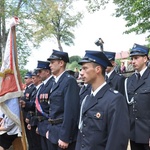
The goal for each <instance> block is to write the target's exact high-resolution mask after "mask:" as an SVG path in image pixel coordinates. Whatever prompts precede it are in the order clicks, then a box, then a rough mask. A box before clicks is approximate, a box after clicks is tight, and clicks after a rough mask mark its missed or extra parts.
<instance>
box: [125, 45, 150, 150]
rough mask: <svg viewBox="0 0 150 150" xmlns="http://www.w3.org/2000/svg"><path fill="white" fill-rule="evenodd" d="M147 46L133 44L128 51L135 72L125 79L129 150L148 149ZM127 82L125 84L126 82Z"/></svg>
mask: <svg viewBox="0 0 150 150" xmlns="http://www.w3.org/2000/svg"><path fill="white" fill-rule="evenodd" d="M148 53H149V48H148V47H145V46H142V45H139V44H134V46H133V48H132V49H131V51H130V57H131V60H132V65H133V67H134V69H135V73H134V74H133V75H132V76H130V77H129V78H128V79H126V82H125V85H126V87H127V88H125V91H126V99H127V102H128V106H129V115H130V145H131V150H150V86H149V85H150V69H149V68H147V66H146V65H147V61H148ZM126 83H127V84H126Z"/></svg>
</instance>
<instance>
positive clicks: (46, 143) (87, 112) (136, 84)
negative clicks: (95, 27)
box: [20, 44, 150, 150]
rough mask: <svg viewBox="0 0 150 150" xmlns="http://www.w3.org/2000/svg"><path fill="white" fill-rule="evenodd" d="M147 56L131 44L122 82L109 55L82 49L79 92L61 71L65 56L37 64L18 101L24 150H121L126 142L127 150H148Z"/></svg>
mask: <svg viewBox="0 0 150 150" xmlns="http://www.w3.org/2000/svg"><path fill="white" fill-rule="evenodd" d="M148 52H149V48H147V47H145V46H142V45H139V44H134V46H133V48H132V49H131V51H130V57H131V60H132V65H133V67H134V69H135V73H133V74H132V75H131V76H130V77H128V78H125V77H124V76H122V75H119V74H117V73H116V72H115V69H114V67H115V52H106V51H105V52H100V51H90V50H87V51H85V56H84V57H83V58H82V59H81V60H80V61H79V64H80V65H81V66H82V67H81V72H80V75H81V78H82V80H83V82H84V85H83V86H82V87H81V88H80V87H79V85H78V83H77V81H76V79H75V78H74V77H73V76H72V75H70V74H69V73H68V72H67V71H65V69H66V64H67V63H68V62H69V57H68V53H66V52H61V51H57V50H53V52H52V54H51V55H50V57H49V58H48V59H47V61H38V64H37V68H36V69H35V71H34V72H33V73H32V74H31V73H30V72H28V73H27V74H26V76H25V83H26V89H25V92H24V97H22V98H21V100H20V104H21V106H22V109H23V114H24V123H25V130H26V136H27V141H28V145H29V150H62V149H66V150H127V145H128V141H129V140H130V145H131V150H150V85H149V82H150V69H149V68H147V65H146V64H147V61H148ZM138 74H140V77H139V75H138Z"/></svg>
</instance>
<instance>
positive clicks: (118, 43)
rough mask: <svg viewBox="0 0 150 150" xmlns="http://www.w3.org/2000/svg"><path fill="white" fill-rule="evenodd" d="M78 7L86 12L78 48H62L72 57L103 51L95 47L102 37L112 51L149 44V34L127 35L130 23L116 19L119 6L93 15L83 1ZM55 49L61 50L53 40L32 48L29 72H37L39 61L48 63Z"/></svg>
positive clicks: (76, 36)
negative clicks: (115, 15) (34, 70)
mask: <svg viewBox="0 0 150 150" xmlns="http://www.w3.org/2000/svg"><path fill="white" fill-rule="evenodd" d="M75 8H76V9H77V10H78V11H82V12H84V18H83V20H82V23H81V24H80V25H78V27H77V28H76V29H75V32H74V35H75V40H74V43H75V45H74V46H69V47H68V46H65V45H62V46H63V50H64V51H65V52H68V54H69V57H70V56H74V55H78V56H81V57H83V56H84V54H85V50H100V47H99V46H96V45H95V41H96V40H97V39H98V38H102V39H103V41H104V45H103V46H104V51H112V52H121V51H128V50H129V49H130V48H132V46H133V45H134V43H137V44H141V45H144V44H147V42H146V41H145V39H146V38H145V37H146V36H147V35H146V34H142V35H136V34H135V33H130V34H123V32H124V31H125V30H126V29H127V28H126V27H125V23H126V22H125V21H124V20H123V19H122V18H115V17H114V16H112V13H114V9H115V5H113V4H109V5H108V6H107V7H106V9H105V10H101V11H98V12H95V13H93V14H89V13H88V12H87V11H86V8H85V4H84V2H83V1H78V2H77V3H76V5H75ZM53 49H56V50H58V46H57V43H56V42H54V41H52V40H51V41H50V40H49V41H48V40H46V41H44V42H42V43H41V46H40V48H39V49H32V54H31V56H30V57H29V59H28V61H29V62H28V63H27V65H26V67H25V68H26V69H28V70H33V69H35V68H36V66H37V61H38V60H42V61H46V60H47V58H48V57H49V56H50V55H51V53H52V50H53Z"/></svg>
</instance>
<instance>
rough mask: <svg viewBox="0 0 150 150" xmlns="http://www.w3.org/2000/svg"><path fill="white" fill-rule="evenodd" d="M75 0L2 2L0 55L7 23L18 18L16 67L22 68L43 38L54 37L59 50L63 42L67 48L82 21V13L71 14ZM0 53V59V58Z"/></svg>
mask: <svg viewBox="0 0 150 150" xmlns="http://www.w3.org/2000/svg"><path fill="white" fill-rule="evenodd" d="M74 1H75V0H61V1H58V0H57V1H54V0H32V1H28V0H1V3H0V52H3V51H4V48H5V44H6V39H7V38H6V37H7V34H8V26H7V25H9V23H8V20H10V19H11V18H12V17H13V16H17V17H18V18H19V19H20V24H19V25H18V26H17V27H16V34H17V49H18V56H19V66H20V68H21V69H23V68H24V66H25V65H26V63H27V62H28V57H29V56H30V54H31V49H32V48H37V47H38V46H39V45H40V43H41V42H42V41H44V40H45V39H52V38H55V41H56V42H57V43H58V46H59V49H60V50H63V48H62V43H64V44H66V45H68V46H70V45H71V44H73V43H74V42H73V40H74V38H75V37H74V34H73V31H74V28H75V27H76V26H77V25H78V23H79V22H80V21H81V19H82V17H83V15H82V14H81V13H73V7H72V4H73V2H74ZM2 57H3V56H2V54H1V57H0V58H2Z"/></svg>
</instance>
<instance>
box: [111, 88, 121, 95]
mask: <svg viewBox="0 0 150 150" xmlns="http://www.w3.org/2000/svg"><path fill="white" fill-rule="evenodd" d="M110 91H111V92H112V93H114V94H118V93H119V92H118V91H116V90H114V89H112V88H110Z"/></svg>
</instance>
